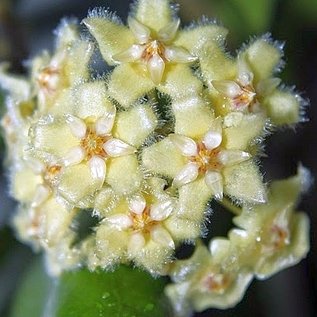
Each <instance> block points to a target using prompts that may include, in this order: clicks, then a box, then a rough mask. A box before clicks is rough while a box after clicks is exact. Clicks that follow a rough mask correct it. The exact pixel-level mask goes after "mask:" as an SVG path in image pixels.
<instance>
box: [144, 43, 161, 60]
mask: <svg viewBox="0 0 317 317" xmlns="http://www.w3.org/2000/svg"><path fill="white" fill-rule="evenodd" d="M164 53H165V47H164V45H163V44H162V43H161V42H159V41H157V40H154V41H152V42H150V43H148V44H146V47H145V49H144V51H143V54H142V56H141V58H142V59H143V60H144V61H146V62H147V61H149V60H150V59H151V58H152V57H153V56H154V55H156V54H157V55H159V56H160V57H161V58H162V59H163V60H165V55H164Z"/></svg>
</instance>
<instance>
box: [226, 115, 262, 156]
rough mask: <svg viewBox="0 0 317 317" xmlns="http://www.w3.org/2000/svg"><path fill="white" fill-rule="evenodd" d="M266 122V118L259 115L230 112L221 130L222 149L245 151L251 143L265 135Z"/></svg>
mask: <svg viewBox="0 0 317 317" xmlns="http://www.w3.org/2000/svg"><path fill="white" fill-rule="evenodd" d="M239 114H240V115H239ZM266 120H267V118H266V116H265V115H264V114H261V113H257V114H242V113H240V112H239V113H238V112H231V113H230V114H229V115H227V116H226V117H225V119H224V123H225V124H226V125H227V127H226V128H225V129H223V140H224V142H223V143H224V147H225V148H226V149H234V150H245V149H247V148H248V146H250V145H251V144H252V141H255V140H256V139H257V138H261V137H262V136H263V135H264V134H265V125H266Z"/></svg>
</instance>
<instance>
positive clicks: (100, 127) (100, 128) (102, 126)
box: [95, 107, 116, 135]
mask: <svg viewBox="0 0 317 317" xmlns="http://www.w3.org/2000/svg"><path fill="white" fill-rule="evenodd" d="M115 117H116V109H115V108H114V107H113V111H111V112H108V113H107V114H106V115H104V116H102V117H101V118H99V119H98V120H97V121H96V123H95V131H96V133H97V134H98V135H106V134H108V133H110V132H111V130H112V127H113V123H114V119H115Z"/></svg>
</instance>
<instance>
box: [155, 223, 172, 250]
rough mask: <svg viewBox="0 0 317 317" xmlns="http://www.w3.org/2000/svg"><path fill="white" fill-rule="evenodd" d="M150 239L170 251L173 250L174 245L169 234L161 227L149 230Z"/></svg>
mask: <svg viewBox="0 0 317 317" xmlns="http://www.w3.org/2000/svg"><path fill="white" fill-rule="evenodd" d="M151 238H152V239H153V241H154V242H156V243H158V244H161V245H163V246H165V247H169V248H171V249H174V248H175V243H174V241H173V239H172V237H171V235H170V233H169V232H168V231H167V230H166V229H164V228H163V227H161V226H155V227H153V228H152V230H151Z"/></svg>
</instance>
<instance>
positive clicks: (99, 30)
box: [83, 11, 134, 65]
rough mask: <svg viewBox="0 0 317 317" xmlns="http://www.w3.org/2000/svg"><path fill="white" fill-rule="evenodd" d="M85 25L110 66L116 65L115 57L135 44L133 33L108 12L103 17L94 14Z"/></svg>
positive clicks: (85, 20) (85, 21)
mask: <svg viewBox="0 0 317 317" xmlns="http://www.w3.org/2000/svg"><path fill="white" fill-rule="evenodd" d="M83 23H84V24H85V25H86V27H87V28H88V29H89V31H90V33H91V34H92V35H93V36H94V37H95V39H96V41H97V43H98V45H99V49H100V52H101V54H102V57H103V58H104V59H105V60H106V62H107V63H108V64H109V65H114V64H115V61H114V60H113V59H112V56H113V55H115V54H117V53H119V52H122V51H124V50H125V49H127V48H128V47H130V46H132V45H133V44H134V36H133V34H132V32H131V31H130V30H129V29H128V28H127V27H125V26H124V25H122V24H121V23H120V22H119V19H118V18H116V17H115V16H113V15H110V14H109V13H108V12H107V11H105V14H103V15H98V14H92V15H91V16H90V17H88V18H87V19H84V21H83Z"/></svg>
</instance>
